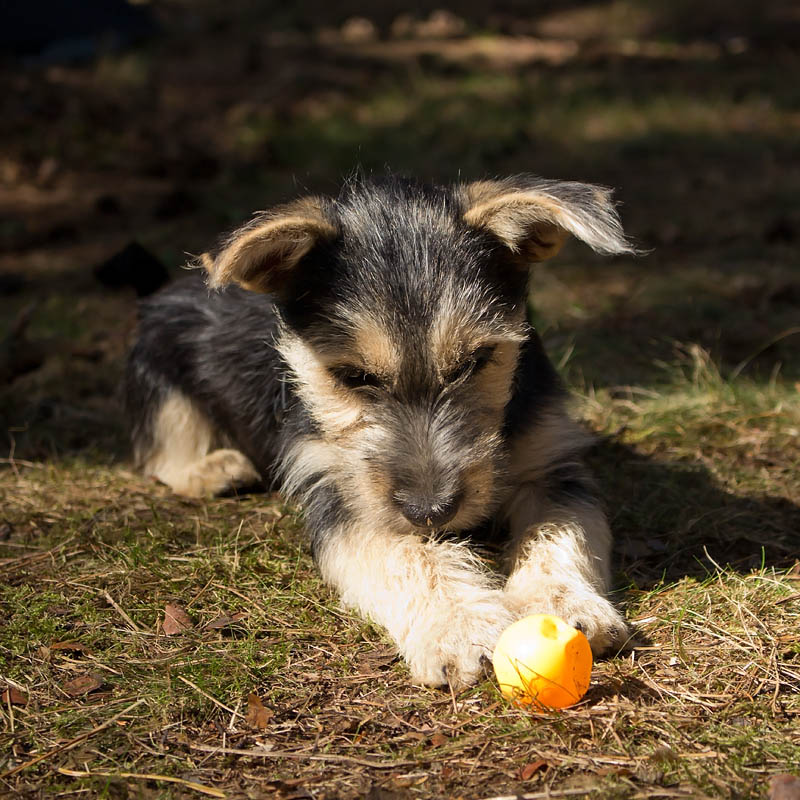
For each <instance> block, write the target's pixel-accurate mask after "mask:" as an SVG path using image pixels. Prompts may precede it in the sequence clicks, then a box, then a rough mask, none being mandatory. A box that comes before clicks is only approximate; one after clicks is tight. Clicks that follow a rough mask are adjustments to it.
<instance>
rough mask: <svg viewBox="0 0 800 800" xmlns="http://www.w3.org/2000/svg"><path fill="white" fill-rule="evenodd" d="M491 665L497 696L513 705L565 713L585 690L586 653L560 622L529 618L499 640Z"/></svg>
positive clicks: (580, 639)
mask: <svg viewBox="0 0 800 800" xmlns="http://www.w3.org/2000/svg"><path fill="white" fill-rule="evenodd" d="M492 664H493V665H494V673H495V675H496V676H497V682H498V683H499V684H500V691H501V692H502V693H503V695H504V696H505V697H507V698H508V699H509V700H512V701H513V702H514V703H516V704H517V705H521V706H531V707H532V708H534V709H539V710H547V709H551V708H566V707H567V706H571V705H574V704H575V703H577V702H578V700H580V699H581V697H583V696H584V695H585V694H586V690H587V689H588V688H589V679H590V677H591V674H592V649H591V647H590V646H589V641H588V639H587V638H586V637H585V636H584V635H583V634H582V633H581V632H580V631H579V630H577V629H576V628H573V627H572V626H571V625H567V623H566V622H564V620H562V619H559V618H558V617H553V616H551V615H550V614H533V615H531V616H530V617H525V618H524V619H521V620H518V621H517V622H515V623H514V624H513V625H509V627H508V628H506V629H505V630H504V631H503V633H501V634H500V638H499V639H498V640H497V645H496V647H495V649H494V655H493V656H492Z"/></svg>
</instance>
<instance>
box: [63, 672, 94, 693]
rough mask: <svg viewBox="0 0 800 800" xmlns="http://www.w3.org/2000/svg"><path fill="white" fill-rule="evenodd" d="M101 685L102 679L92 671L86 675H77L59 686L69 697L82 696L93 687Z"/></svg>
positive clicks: (91, 690)
mask: <svg viewBox="0 0 800 800" xmlns="http://www.w3.org/2000/svg"><path fill="white" fill-rule="evenodd" d="M102 685H103V679H102V678H101V677H100V676H99V675H96V674H94V673H92V672H89V673H87V674H86V675H79V676H78V677H77V678H73V679H72V680H71V681H67V683H65V684H64V685H63V686H62V687H61V688H62V689H63V690H64V691H65V692H66V693H67V694H68V695H69V696H70V697H82V696H83V695H85V694H89V692H93V691H94V690H95V689H99V688H100V687H101V686H102Z"/></svg>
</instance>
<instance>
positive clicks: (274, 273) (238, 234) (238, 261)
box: [200, 197, 338, 292]
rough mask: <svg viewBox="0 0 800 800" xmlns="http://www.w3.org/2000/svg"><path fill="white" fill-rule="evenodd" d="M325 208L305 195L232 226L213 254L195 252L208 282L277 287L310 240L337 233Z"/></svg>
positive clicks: (271, 289)
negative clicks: (229, 233) (248, 220)
mask: <svg viewBox="0 0 800 800" xmlns="http://www.w3.org/2000/svg"><path fill="white" fill-rule="evenodd" d="M325 209H326V201H325V199H324V198H320V197H308V198H305V199H303V200H299V201H297V202H296V203H292V204H291V205H287V206H283V207H281V208H279V209H277V210H276V211H273V212H264V213H263V214H259V215H258V216H257V217H255V219H253V221H252V222H250V223H248V224H247V225H245V226H244V227H242V228H239V229H238V230H236V231H234V232H233V233H232V234H231V235H230V236H229V237H228V239H227V240H226V241H225V242H224V243H223V244H222V247H221V248H220V249H219V251H218V252H217V253H216V254H215V255H211V254H210V253H204V254H203V255H202V256H201V257H200V260H201V263H202V265H203V266H204V267H205V268H206V271H207V272H208V284H209V286H211V287H212V288H214V289H218V288H221V287H222V286H227V285H228V284H229V283H238V284H239V286H241V287H242V288H244V289H249V290H250V291H253V292H275V291H279V290H280V289H281V288H282V286H283V285H284V284H285V283H286V282H287V280H288V279H289V276H290V275H291V272H292V270H293V269H294V268H295V267H296V266H297V264H298V263H299V262H300V260H301V259H302V258H303V256H305V255H306V254H307V253H308V252H309V251H310V250H311V248H313V247H314V245H316V244H317V243H318V242H321V241H324V240H328V239H333V238H335V237H336V235H337V233H338V230H337V227H336V225H335V224H334V223H333V222H332V221H331V219H330V218H329V216H328V215H327V214H326V212H325Z"/></svg>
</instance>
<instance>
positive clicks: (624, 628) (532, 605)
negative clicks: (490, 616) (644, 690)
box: [509, 584, 630, 656]
mask: <svg viewBox="0 0 800 800" xmlns="http://www.w3.org/2000/svg"><path fill="white" fill-rule="evenodd" d="M509 604H510V605H512V607H514V608H515V609H516V610H517V616H518V617H525V616H528V615H529V614H552V615H553V616H556V617H561V619H563V620H565V621H566V622H568V623H569V624H570V625H572V626H573V627H575V628H578V629H579V630H581V631H583V633H584V634H585V635H586V638H587V639H588V640H589V644H590V645H591V647H592V653H593V654H594V655H595V656H600V655H602V654H604V653H607V652H609V651H613V650H618V649H619V648H620V647H622V646H623V645H624V644H625V642H626V641H627V640H628V639H629V638H630V629H629V628H628V624H627V623H626V622H625V619H624V618H623V616H622V615H621V614H620V612H619V611H617V609H616V608H614V606H613V605H612V603H611V602H610V601H609V600H607V599H606V598H605V597H603V596H601V595H600V594H598V593H597V592H595V591H594V590H592V589H590V588H588V587H586V588H583V587H582V588H581V589H578V590H576V589H575V588H573V587H569V586H566V585H564V584H549V585H544V586H541V585H540V586H537V587H536V590H535V591H532V592H530V593H525V594H521V593H520V592H519V591H516V592H514V594H513V595H512V596H510V597H509Z"/></svg>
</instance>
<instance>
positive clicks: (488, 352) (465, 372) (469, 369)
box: [445, 345, 494, 383]
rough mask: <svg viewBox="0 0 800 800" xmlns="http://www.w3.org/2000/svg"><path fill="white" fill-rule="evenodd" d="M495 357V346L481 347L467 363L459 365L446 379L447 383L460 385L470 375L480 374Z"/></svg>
mask: <svg viewBox="0 0 800 800" xmlns="http://www.w3.org/2000/svg"><path fill="white" fill-rule="evenodd" d="M493 355H494V346H492V345H487V346H486V347H479V348H478V349H477V350H476V351H475V352H474V353H473V354H472V355H471V356H470V357H469V358H468V359H466V361H463V362H462V363H461V364H459V365H458V366H457V367H456V368H455V369H454V370H453V371H452V372H451V373H450V374H449V375H448V376H447V377H446V378H445V381H446V382H447V383H458V382H459V381H462V380H464V379H465V378H468V377H469V376H470V375H474V374H475V373H476V372H480V371H481V370H482V369H483V368H484V367H485V366H486V365H487V364H488V363H489V362H490V361H491V360H492V356H493Z"/></svg>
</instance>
